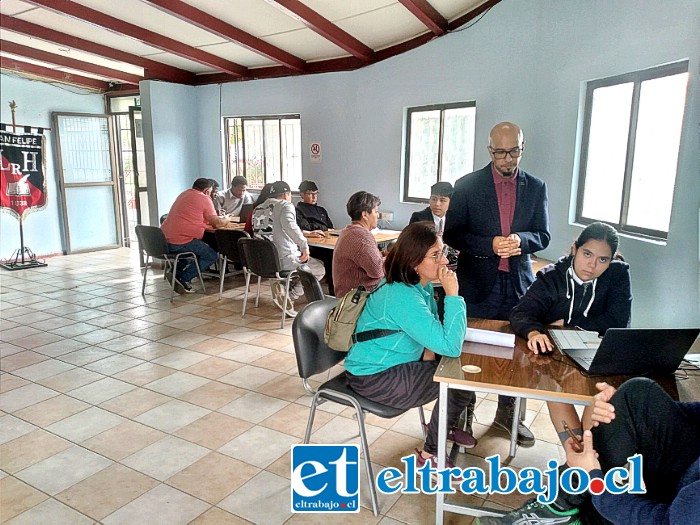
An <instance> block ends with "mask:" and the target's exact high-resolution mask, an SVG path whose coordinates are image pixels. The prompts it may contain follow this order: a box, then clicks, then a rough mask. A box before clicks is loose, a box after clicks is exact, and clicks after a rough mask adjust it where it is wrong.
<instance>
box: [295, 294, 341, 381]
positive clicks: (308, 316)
mask: <svg viewBox="0 0 700 525" xmlns="http://www.w3.org/2000/svg"><path fill="white" fill-rule="evenodd" d="M336 304H338V299H334V298H330V299H323V300H322V301H315V302H313V303H309V304H307V305H306V306H305V307H304V309H303V310H302V311H301V312H299V313H298V314H297V316H296V318H295V319H294V323H293V324H292V339H293V340H294V353H295V354H296V357H297V368H298V370H299V377H301V378H302V379H308V378H309V377H311V376H313V375H316V374H320V373H322V372H325V371H326V370H328V369H329V368H331V367H332V366H333V365H336V364H338V363H340V362H341V361H342V360H343V359H345V357H346V356H347V353H345V352H336V351H335V350H333V349H331V348H329V347H328V346H326V344H325V343H324V342H323V330H324V328H325V326H326V319H327V318H328V314H329V313H330V311H331V310H332V309H333V307H334V306H335V305H336Z"/></svg>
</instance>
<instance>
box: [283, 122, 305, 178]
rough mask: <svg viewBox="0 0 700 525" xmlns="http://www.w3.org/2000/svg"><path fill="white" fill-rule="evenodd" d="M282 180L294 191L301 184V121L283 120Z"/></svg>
mask: <svg viewBox="0 0 700 525" xmlns="http://www.w3.org/2000/svg"><path fill="white" fill-rule="evenodd" d="M281 128H282V137H281V150H282V152H281V155H282V179H283V180H285V181H287V183H288V184H289V186H290V187H291V188H292V190H296V189H297V188H298V187H299V184H301V180H302V179H301V177H302V169H301V119H298V118H294V119H282V120H281Z"/></svg>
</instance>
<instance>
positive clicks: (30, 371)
mask: <svg viewBox="0 0 700 525" xmlns="http://www.w3.org/2000/svg"><path fill="white" fill-rule="evenodd" d="M73 368H75V367H74V366H73V365H71V364H69V363H64V362H63V361H57V360H54V359H51V360H48V361H42V362H41V363H36V364H33V365H29V366H25V367H24V368H18V369H17V370H14V371H13V372H12V373H13V374H15V375H18V376H19V377H23V378H24V379H27V380H29V381H34V382H37V381H40V380H41V379H46V378H47V377H51V376H55V375H57V374H61V373H63V372H67V371H68V370H72V369H73Z"/></svg>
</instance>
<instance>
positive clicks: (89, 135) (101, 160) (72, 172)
mask: <svg viewBox="0 0 700 525" xmlns="http://www.w3.org/2000/svg"><path fill="white" fill-rule="evenodd" d="M58 131H59V138H60V141H61V160H62V162H63V179H64V181H65V182H66V183H68V184H71V183H86V182H107V181H111V180H112V163H111V159H110V154H109V128H108V126H107V119H106V118H105V117H80V116H66V115H59V117H58Z"/></svg>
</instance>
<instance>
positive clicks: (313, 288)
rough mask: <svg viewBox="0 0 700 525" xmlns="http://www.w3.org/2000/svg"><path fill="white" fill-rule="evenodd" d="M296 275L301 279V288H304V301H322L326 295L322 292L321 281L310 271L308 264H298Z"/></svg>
mask: <svg viewBox="0 0 700 525" xmlns="http://www.w3.org/2000/svg"><path fill="white" fill-rule="evenodd" d="M297 275H298V276H299V280H300V281H301V286H302V288H304V297H306V301H307V302H308V303H312V302H314V301H322V300H323V299H325V298H326V295H325V294H324V293H323V288H322V287H321V283H320V282H319V281H318V279H317V278H316V276H315V275H314V274H313V273H311V271H310V270H309V267H308V266H306V265H304V264H302V265H301V266H299V267H298V268H297Z"/></svg>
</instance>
